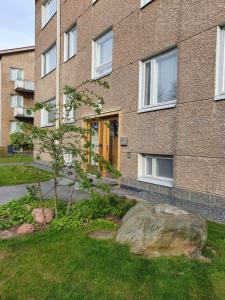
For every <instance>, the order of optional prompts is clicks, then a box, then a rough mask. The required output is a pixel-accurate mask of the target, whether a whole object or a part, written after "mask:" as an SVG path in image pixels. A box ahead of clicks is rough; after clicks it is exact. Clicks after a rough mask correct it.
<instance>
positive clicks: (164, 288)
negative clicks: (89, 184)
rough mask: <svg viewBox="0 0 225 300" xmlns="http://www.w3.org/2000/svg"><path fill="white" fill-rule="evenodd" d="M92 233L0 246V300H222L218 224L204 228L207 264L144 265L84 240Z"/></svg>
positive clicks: (224, 277)
mask: <svg viewBox="0 0 225 300" xmlns="http://www.w3.org/2000/svg"><path fill="white" fill-rule="evenodd" d="M92 229H93V227H87V228H86V229H77V230H73V231H64V232H63V231H61V232H51V231H48V232H45V233H44V232H42V233H35V234H32V235H30V236H26V237H20V238H15V239H12V240H8V241H0V299H1V300H17V299H18V300H20V299H21V300H25V299H26V300H28V299H32V300H38V299H40V300H45V299H52V300H64V299H68V300H73V299H78V300H82V299H87V300H95V299H96V300H117V299H118V300H120V299H121V300H122V299H123V300H133V299H136V300H141V299H143V300H191V299H196V300H208V299H211V300H224V299H225V226H224V225H220V224H214V223H209V240H208V247H207V248H206V250H205V254H207V255H208V256H209V257H210V258H211V260H212V263H211V264H208V263H203V262H200V261H197V260H191V259H188V258H183V257H181V258H171V259H168V258H157V259H152V260H148V259H145V258H143V257H139V256H135V255H132V254H130V253H129V251H128V248H127V247H125V246H121V245H118V244H117V243H115V242H112V241H110V242H109V241H95V240H92V239H90V238H88V237H87V231H88V230H92ZM95 229H96V228H95ZM209 247H210V249H214V251H215V252H216V255H215V254H213V252H211V250H210V249H209Z"/></svg>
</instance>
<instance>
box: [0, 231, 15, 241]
mask: <svg viewBox="0 0 225 300" xmlns="http://www.w3.org/2000/svg"><path fill="white" fill-rule="evenodd" d="M14 235H15V234H14V233H13V232H11V231H9V230H2V231H0V240H8V239H10V238H11V237H13V236H14Z"/></svg>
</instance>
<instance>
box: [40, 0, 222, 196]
mask: <svg viewBox="0 0 225 300" xmlns="http://www.w3.org/2000/svg"><path fill="white" fill-rule="evenodd" d="M61 14H62V24H61V42H62V44H61V50H62V51H61V53H62V54H61V61H62V64H61V96H62V95H63V87H64V86H65V85H66V84H67V85H71V86H77V85H79V84H81V83H82V81H84V80H87V79H90V78H91V63H92V47H91V43H92V40H93V39H94V38H95V37H96V36H98V35H99V34H101V33H102V32H104V31H105V30H106V29H107V28H110V27H112V28H113V71H112V74H111V75H109V76H107V77H105V79H106V80H107V81H108V82H109V83H110V86H111V88H110V90H109V91H107V92H105V93H104V96H105V100H106V105H105V110H113V109H115V108H120V111H121V113H122V119H123V122H122V123H121V124H120V126H121V132H122V134H123V135H124V136H127V137H128V146H127V147H121V166H120V167H121V171H122V173H123V176H124V177H125V178H128V179H129V178H130V179H132V180H135V179H136V177H137V154H138V153H140V152H145V153H151V154H162V155H163V154H166V155H173V156H174V158H175V159H174V168H175V175H174V176H175V178H174V186H175V187H177V188H182V189H184V190H185V189H187V190H193V191H198V192H206V193H209V194H218V195H223V196H225V186H224V182H223V178H224V175H225V142H224V141H225V139H224V136H225V121H224V120H225V118H224V113H225V101H220V102H215V101H213V97H214V93H215V92H214V91H215V68H216V44H217V42H216V34H217V26H218V25H221V24H224V23H225V2H224V1H223V0H214V1H208V0H200V1H194V0H166V1H165V0H153V1H152V2H151V3H150V4H149V5H147V6H146V7H144V8H143V9H140V1H139V0H130V1H121V0H114V1H112V0H99V1H97V2H96V3H95V5H91V0H80V1H74V0H67V1H62V12H61ZM40 20H41V0H39V1H37V4H36V47H37V51H36V72H35V78H36V79H35V82H36V87H37V93H36V96H35V99H36V101H44V100H48V99H50V98H52V97H54V96H55V72H52V73H51V74H49V75H47V76H46V77H45V78H43V79H41V76H40V75H41V53H42V52H43V51H44V50H45V49H47V48H48V47H49V45H50V44H51V43H52V42H53V41H54V40H55V39H56V16H54V17H53V19H52V20H51V21H50V22H49V24H48V25H47V26H46V27H45V28H44V29H43V30H41V26H40ZM74 22H76V23H77V30H78V53H77V55H76V56H75V57H73V58H72V59H70V60H69V61H67V62H66V63H64V62H63V55H64V52H63V51H64V50H63V48H64V42H63V34H64V31H65V30H66V29H67V28H69V26H71V25H72V24H73V23H74ZM174 46H177V48H178V96H177V105H176V108H173V109H166V110H160V111H153V112H147V113H139V114H138V113H137V110H138V89H139V61H140V60H142V59H145V58H147V57H152V56H154V55H156V54H159V53H161V52H163V51H165V50H166V49H169V48H171V47H174ZM61 98H62V97H61ZM88 113H90V111H88V110H86V109H85V110H83V111H82V112H81V115H83V114H88ZM39 121H40V120H39V118H38V117H37V118H36V123H37V124H38V123H39ZM128 152H129V153H131V156H130V157H131V158H128V157H129V155H127V153H128Z"/></svg>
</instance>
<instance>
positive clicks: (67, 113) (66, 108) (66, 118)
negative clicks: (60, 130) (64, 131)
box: [63, 95, 75, 123]
mask: <svg viewBox="0 0 225 300" xmlns="http://www.w3.org/2000/svg"><path fill="white" fill-rule="evenodd" d="M68 101H69V98H68V96H67V95H63V122H64V123H73V122H74V121H75V111H74V108H73V107H70V104H69V103H68Z"/></svg>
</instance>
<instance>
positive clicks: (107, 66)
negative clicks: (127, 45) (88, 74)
mask: <svg viewBox="0 0 225 300" xmlns="http://www.w3.org/2000/svg"><path fill="white" fill-rule="evenodd" d="M112 50H113V32H112V30H110V31H108V32H107V33H105V34H104V35H102V36H101V37H100V38H98V39H97V40H95V41H93V45H92V53H93V54H92V78H93V79H96V78H100V77H102V76H105V75H107V74H109V73H111V72H112Z"/></svg>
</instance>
